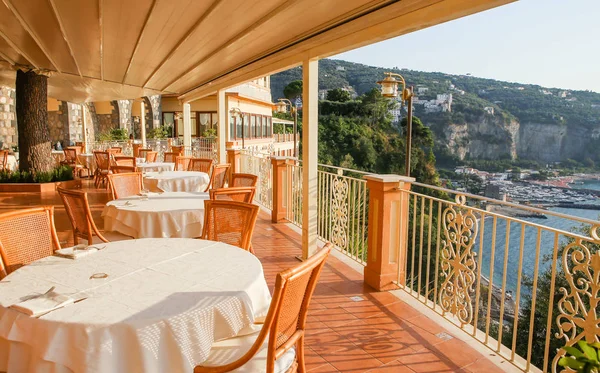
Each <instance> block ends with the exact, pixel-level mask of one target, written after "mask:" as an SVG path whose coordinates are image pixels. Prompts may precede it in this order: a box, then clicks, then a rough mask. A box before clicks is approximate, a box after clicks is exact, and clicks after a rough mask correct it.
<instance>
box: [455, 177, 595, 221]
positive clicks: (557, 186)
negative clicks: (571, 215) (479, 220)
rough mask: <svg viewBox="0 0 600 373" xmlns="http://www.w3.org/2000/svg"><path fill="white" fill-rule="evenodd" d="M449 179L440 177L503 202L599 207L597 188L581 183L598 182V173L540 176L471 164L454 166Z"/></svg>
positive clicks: (547, 206)
mask: <svg viewBox="0 0 600 373" xmlns="http://www.w3.org/2000/svg"><path fill="white" fill-rule="evenodd" d="M454 173H455V175H456V176H455V177H454V178H453V179H448V180H443V183H445V184H446V186H449V185H452V186H454V189H455V190H457V191H461V192H466V193H473V194H479V195H483V196H485V197H487V198H493V199H497V200H500V201H504V202H513V203H518V204H527V205H533V206H536V207H541V208H550V207H569V208H581V209H592V210H600V190H596V189H594V188H589V189H587V188H586V187H585V186H586V184H585V183H590V182H591V183H593V182H595V181H598V182H600V174H575V175H572V176H558V172H556V175H555V176H550V177H548V178H547V179H546V180H540V179H541V178H540V177H536V175H539V174H540V172H539V171H535V170H518V171H514V170H507V171H504V172H498V173H491V172H486V171H480V170H478V169H475V168H471V167H457V168H456V169H455V170H454Z"/></svg>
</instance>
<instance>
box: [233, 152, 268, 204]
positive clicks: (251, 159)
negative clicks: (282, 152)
mask: <svg viewBox="0 0 600 373" xmlns="http://www.w3.org/2000/svg"><path fill="white" fill-rule="evenodd" d="M272 168H273V167H272V165H271V155H270V154H269V153H262V152H257V151H252V150H249V149H246V150H242V151H241V152H240V170H241V172H242V173H247V174H253V175H256V176H258V182H257V184H256V193H255V194H254V200H255V201H256V202H257V203H258V204H260V205H262V206H264V207H266V208H268V209H270V210H271V209H273V169H272Z"/></svg>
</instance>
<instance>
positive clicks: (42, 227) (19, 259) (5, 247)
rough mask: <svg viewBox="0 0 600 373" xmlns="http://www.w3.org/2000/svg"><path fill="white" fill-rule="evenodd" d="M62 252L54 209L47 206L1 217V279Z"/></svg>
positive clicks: (1, 215)
mask: <svg viewBox="0 0 600 373" xmlns="http://www.w3.org/2000/svg"><path fill="white" fill-rule="evenodd" d="M58 249H60V243H59V242H58V236H57V235H56V228H55V227H54V207H52V206H44V207H36V208H32V209H26V210H18V211H12V212H7V213H4V214H0V257H1V258H2V263H0V278H3V277H4V276H6V275H7V274H9V273H11V272H13V271H15V270H16V269H18V268H20V267H22V266H24V265H27V264H29V263H31V262H33V261H36V260H38V259H42V258H45V257H47V256H51V255H53V254H54V251H56V250H58Z"/></svg>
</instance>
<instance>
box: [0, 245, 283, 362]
mask: <svg viewBox="0 0 600 373" xmlns="http://www.w3.org/2000/svg"><path fill="white" fill-rule="evenodd" d="M71 251H72V252H78V251H89V252H88V253H87V254H86V255H84V256H77V257H74V258H75V259H73V258H68V257H65V256H62V255H61V256H58V255H55V256H50V257H46V258H43V259H40V260H37V261H35V262H33V263H31V264H29V265H27V266H24V267H21V268H19V269H18V270H16V271H15V272H13V273H11V274H10V275H8V276H7V277H6V278H4V279H3V280H2V281H0V289H1V291H0V371H3V372H6V371H8V372H12V371H15V372H22V371H27V372H55V373H62V372H84V373H87V372H90V373H91V372H101V373H102V372H134V371H144V372H150V373H153V372H156V373H158V372H191V371H192V370H193V367H194V366H196V365H199V364H201V363H202V362H203V361H205V360H206V359H207V357H208V355H209V353H210V349H211V345H212V344H213V343H214V342H215V341H218V340H223V339H227V338H232V337H235V336H239V335H245V334H249V333H253V332H255V331H256V327H255V326H254V322H255V320H258V319H259V318H262V317H264V316H265V315H266V313H267V311H268V308H269V304H270V300H271V296H270V293H269V289H268V286H267V284H266V281H265V278H264V273H263V268H262V265H261V263H260V261H259V260H258V259H257V258H256V257H255V256H254V255H252V254H251V253H249V252H247V251H245V250H242V249H240V248H237V247H234V246H231V245H227V244H224V243H220V242H214V241H206V240H198V239H185V238H176V239H138V240H127V241H117V242H111V243H106V244H101V245H92V247H81V248H79V249H74V248H71Z"/></svg>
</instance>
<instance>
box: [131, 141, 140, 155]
mask: <svg viewBox="0 0 600 373" xmlns="http://www.w3.org/2000/svg"><path fill="white" fill-rule="evenodd" d="M131 148H132V149H133V156H134V157H139V156H140V149H141V148H142V144H135V143H134V144H131Z"/></svg>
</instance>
